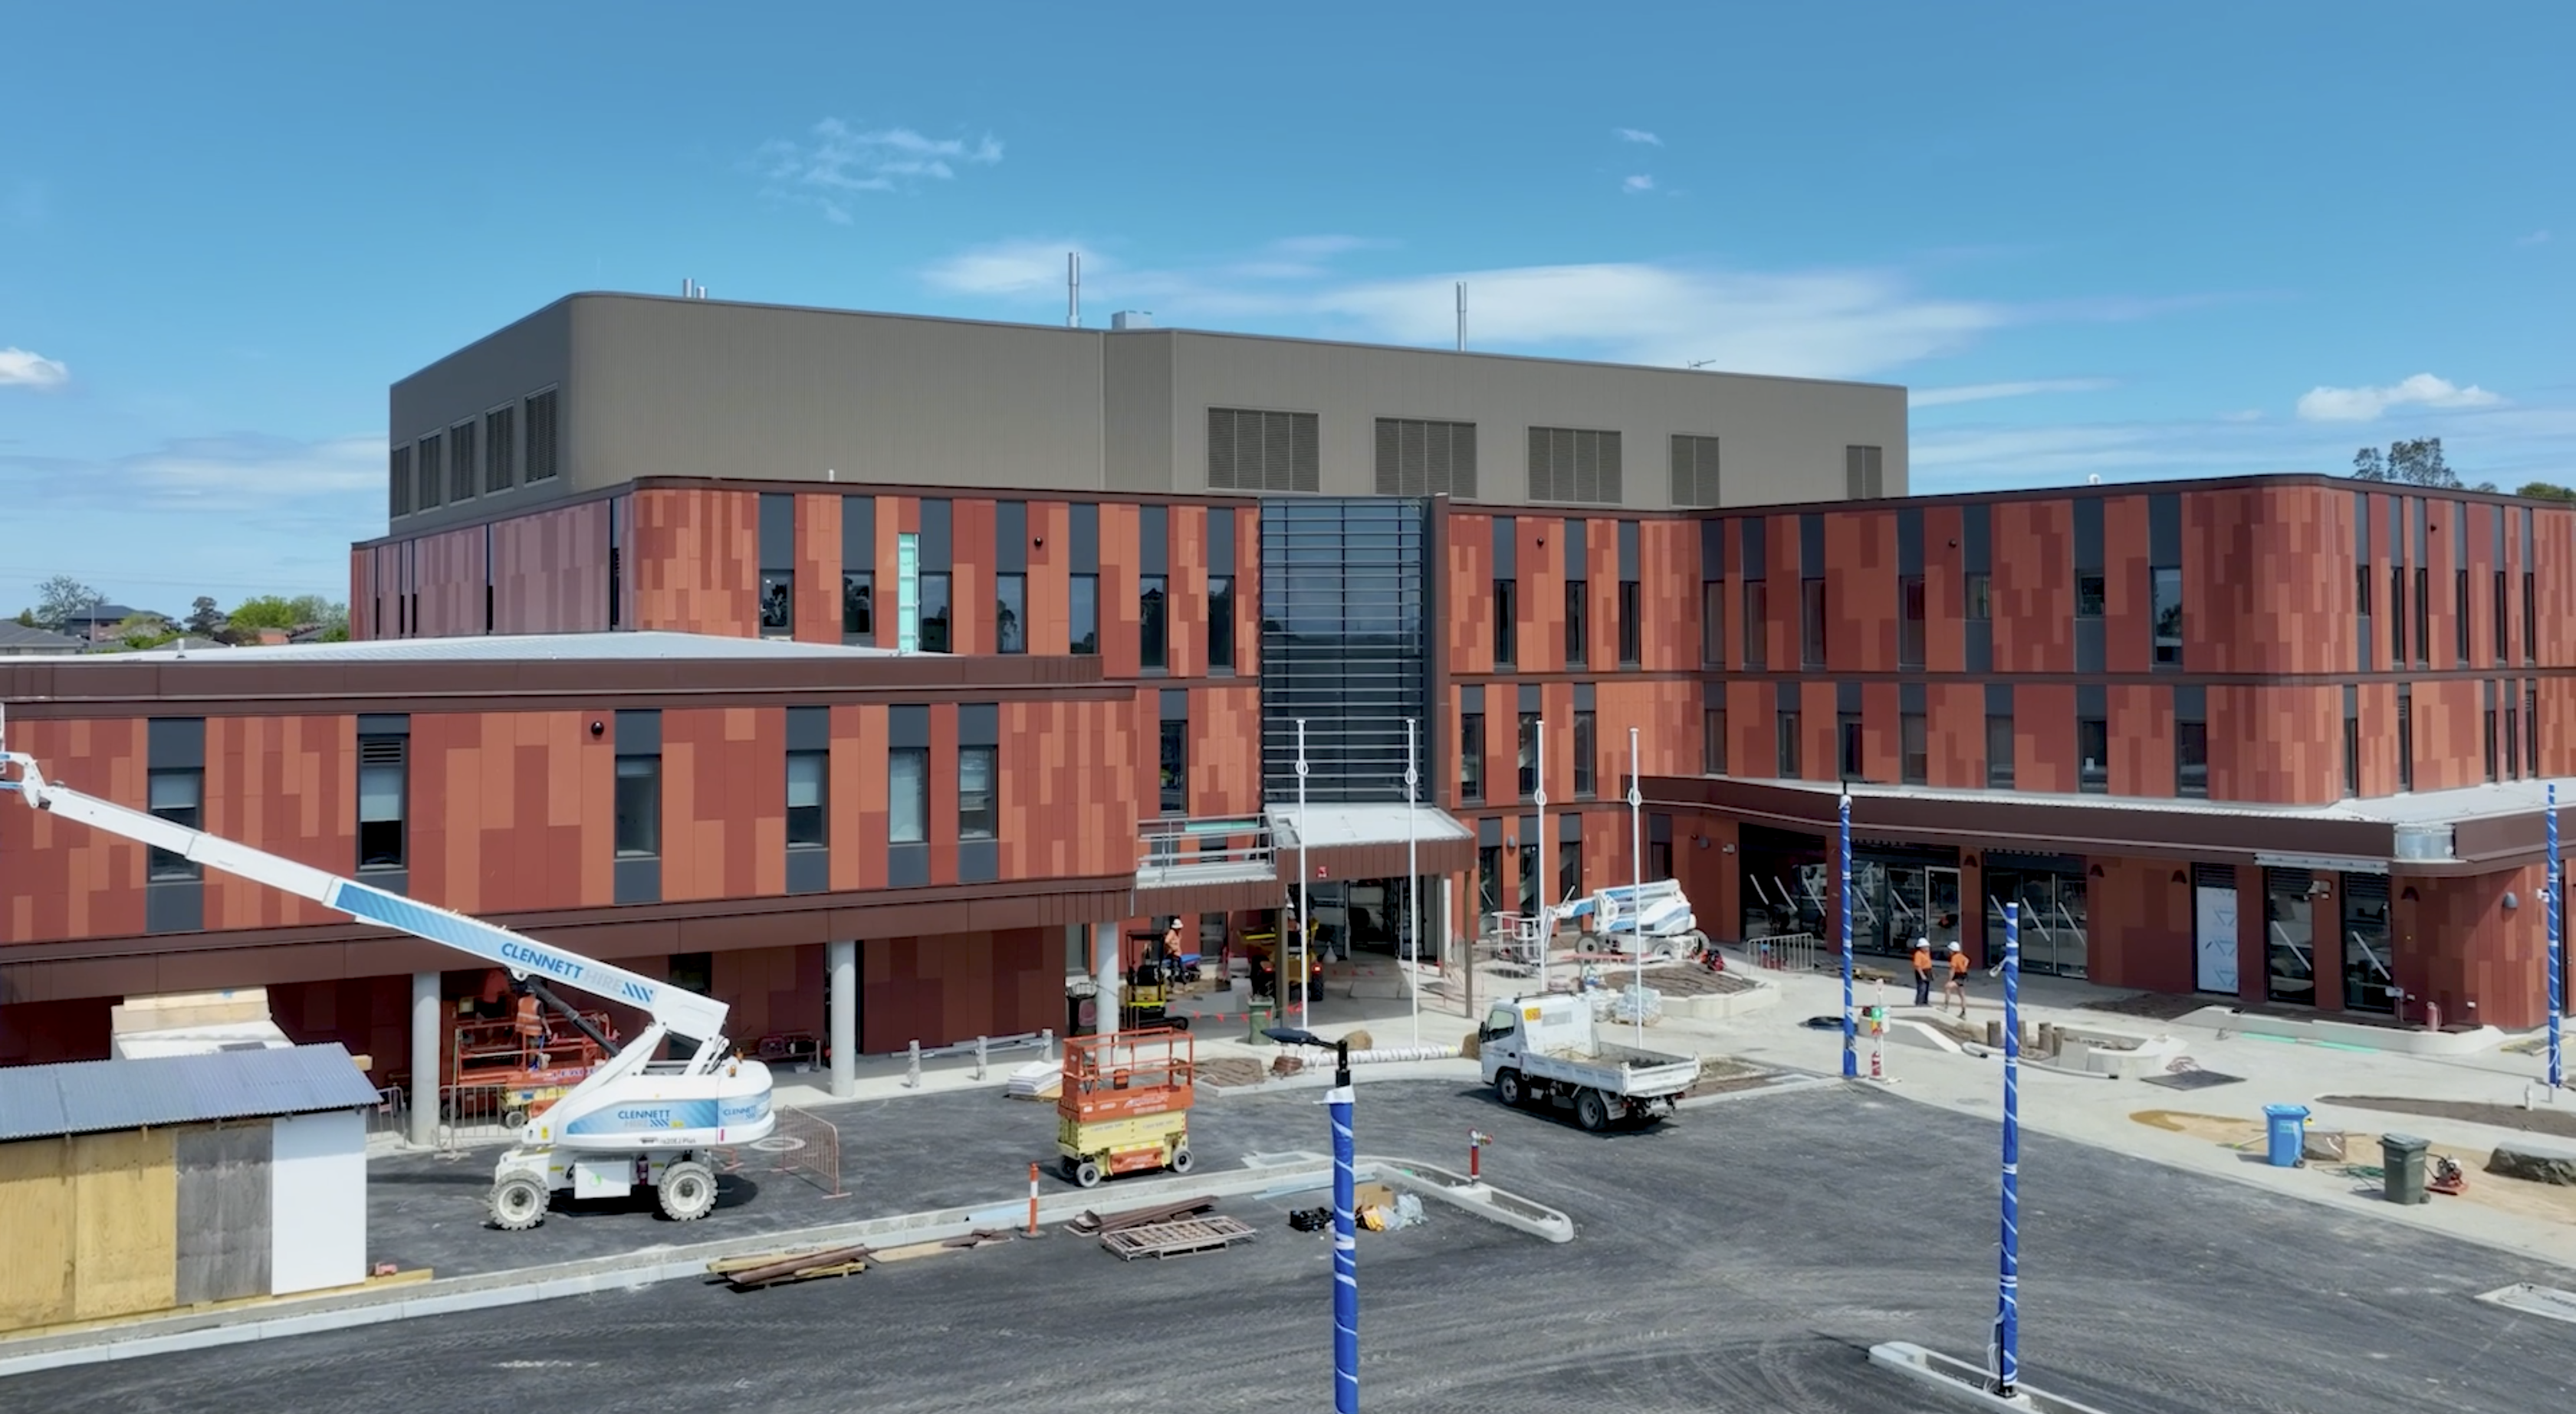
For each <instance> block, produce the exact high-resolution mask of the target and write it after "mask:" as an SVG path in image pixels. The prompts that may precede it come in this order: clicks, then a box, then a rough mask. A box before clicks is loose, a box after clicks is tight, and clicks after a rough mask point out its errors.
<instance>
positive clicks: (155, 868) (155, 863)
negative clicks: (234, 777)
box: [145, 767, 206, 880]
mask: <svg viewBox="0 0 2576 1414" xmlns="http://www.w3.org/2000/svg"><path fill="white" fill-rule="evenodd" d="M145 788H146V790H147V791H149V795H148V796H147V797H146V798H147V799H148V800H149V802H150V804H151V809H152V813H153V814H155V815H158V816H160V817H161V818H162V819H164V820H167V821H169V822H170V823H171V824H173V825H184V826H186V827H187V828H189V829H191V830H200V829H204V828H205V805H206V773H205V772H204V771H202V770H199V769H197V768H194V767H191V768H189V769H187V770H180V771H154V772H152V773H151V777H150V780H149V782H148V783H147V785H146V787H145ZM145 877H147V878H150V879H154V880H162V879H202V878H204V877H205V871H204V870H203V869H202V868H200V867H199V866H198V865H197V863H196V862H195V861H194V860H191V859H189V858H188V857H187V856H186V855H184V854H172V853H170V852H169V851H168V850H164V849H155V850H153V851H152V862H151V867H150V869H149V870H148V872H147V873H146V875H145Z"/></svg>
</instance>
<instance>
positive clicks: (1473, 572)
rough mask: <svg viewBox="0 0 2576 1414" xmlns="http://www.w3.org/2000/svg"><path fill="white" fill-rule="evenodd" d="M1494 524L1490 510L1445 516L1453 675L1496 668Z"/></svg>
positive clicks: (1476, 675) (1479, 672) (1469, 673)
mask: <svg viewBox="0 0 2576 1414" xmlns="http://www.w3.org/2000/svg"><path fill="white" fill-rule="evenodd" d="M1493 525H1494V521H1493V517H1491V516H1477V515H1464V514H1457V513H1452V514H1451V515H1450V517H1449V612H1448V614H1447V615H1446V617H1447V619H1448V622H1449V632H1448V635H1447V637H1448V640H1449V671H1450V673H1451V674H1452V675H1453V676H1456V677H1478V676H1482V675H1484V674H1486V673H1490V672H1492V671H1493V670H1494V553H1493V543H1494V542H1493V534H1494V531H1493ZM1255 597H1258V596H1255ZM1488 710H1490V707H1489V708H1488Z"/></svg>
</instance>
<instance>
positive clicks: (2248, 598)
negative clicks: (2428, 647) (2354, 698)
mask: <svg viewBox="0 0 2576 1414" xmlns="http://www.w3.org/2000/svg"><path fill="white" fill-rule="evenodd" d="M2183 524H2184V549H2183V568H2184V573H2183V621H2184V626H2185V627H2184V638H2185V643H2186V646H2185V649H2184V654H2185V658H2186V661H2187V662H2188V663H2189V664H2190V665H2191V666H2192V667H2193V669H2194V670H2195V671H2207V672H2250V673H2329V672H2338V671H2349V670H2350V668H2351V664H2352V647H2351V645H2352V635H2353V619H2352V589H2351V586H2352V579H2353V542H2352V507H2351V501H2350V498H2349V496H2348V495H2343V494H2339V493H2331V492H2328V491H2325V490H2323V489H2319V488H2310V487H2281V486H2275V487H2253V488H2244V489H2231V490H2221V491H2195V492H2187V493H2184V496H2183Z"/></svg>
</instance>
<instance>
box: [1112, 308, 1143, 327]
mask: <svg viewBox="0 0 2576 1414" xmlns="http://www.w3.org/2000/svg"><path fill="white" fill-rule="evenodd" d="M1109 327H1110V328H1112V329H1115V330H1119V331H1122V332H1123V331H1125V330H1128V329H1151V328H1153V327H1154V311H1152V310H1150V309H1122V310H1120V311H1118V312H1117V313H1116V314H1113V315H1111V316H1109Z"/></svg>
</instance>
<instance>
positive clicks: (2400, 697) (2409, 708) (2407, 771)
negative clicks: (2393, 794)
mask: <svg viewBox="0 0 2576 1414" xmlns="http://www.w3.org/2000/svg"><path fill="white" fill-rule="evenodd" d="M2397 788H2398V789H2399V790H2403V791H2411V790H2413V789H2415V693H2414V690H2413V689H2412V688H2410V687H2409V686H2408V685H2407V684H2405V683H2402V682H2401V683H2399V684H2398V685H2397Z"/></svg>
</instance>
